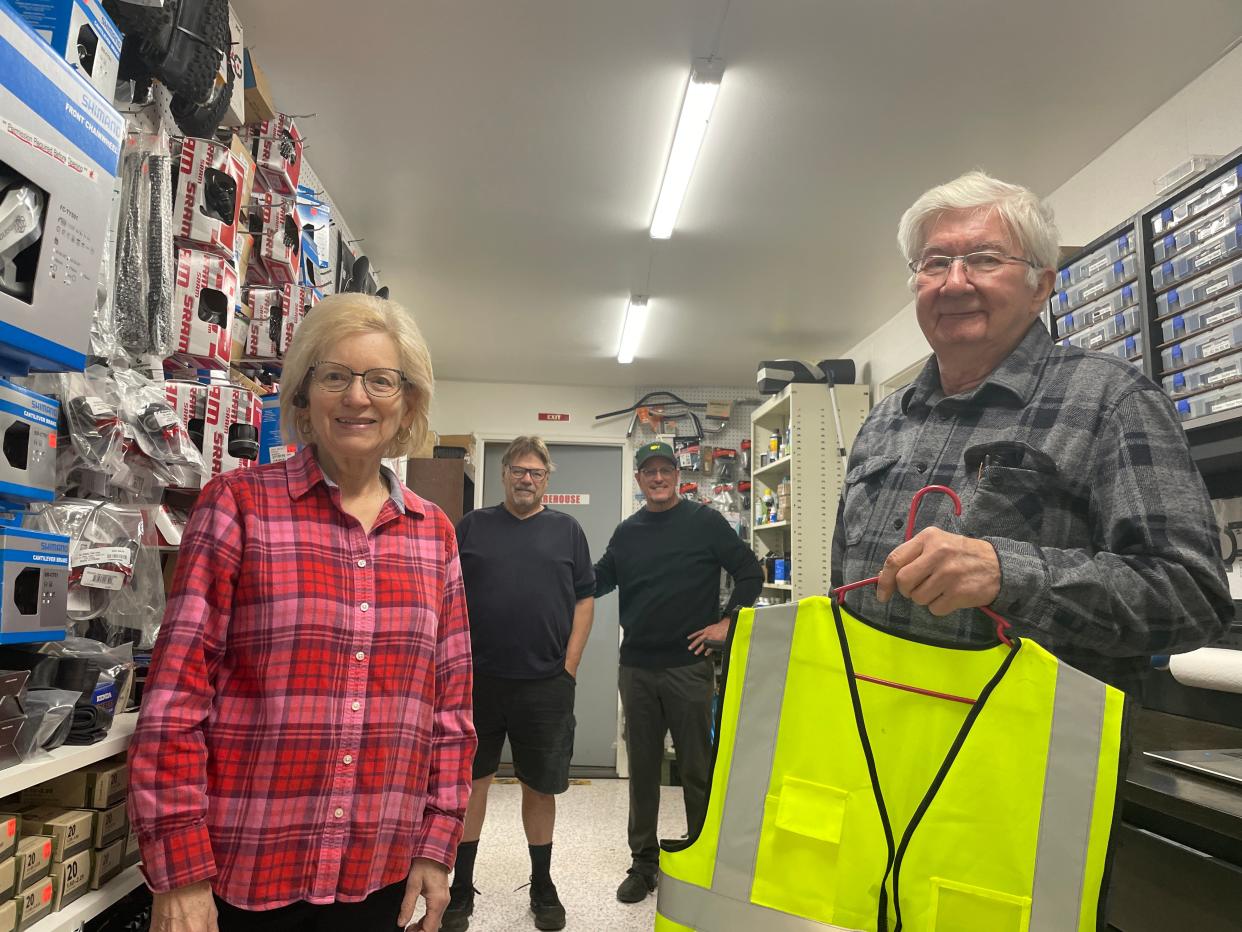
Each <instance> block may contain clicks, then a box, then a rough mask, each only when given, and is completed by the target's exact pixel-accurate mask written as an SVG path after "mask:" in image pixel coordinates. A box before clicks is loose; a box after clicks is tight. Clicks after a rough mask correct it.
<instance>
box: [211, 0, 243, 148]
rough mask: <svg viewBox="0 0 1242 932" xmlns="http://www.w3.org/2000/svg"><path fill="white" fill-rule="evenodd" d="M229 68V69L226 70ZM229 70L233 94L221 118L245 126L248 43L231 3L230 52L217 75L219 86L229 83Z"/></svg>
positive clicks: (225, 124) (228, 122) (230, 123)
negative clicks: (231, 75) (231, 74)
mask: <svg viewBox="0 0 1242 932" xmlns="http://www.w3.org/2000/svg"><path fill="white" fill-rule="evenodd" d="M226 69H227V71H226ZM228 71H231V72H232V73H233V94H232V96H231V97H230V98H229V105H228V107H227V108H226V109H225V111H224V116H223V117H222V118H221V119H220V125H221V126H233V127H236V126H244V125H245V124H246V43H245V34H244V33H243V31H242V24H241V20H240V19H238V18H237V13H236V12H235V11H234V10H233V4H231V3H230V4H229V52H228V54H227V55H225V56H224V60H223V61H222V62H221V63H220V71H219V72H218V73H217V75H216V84H217V85H218V86H219V87H225V86H227V85H228V73H227V72H228Z"/></svg>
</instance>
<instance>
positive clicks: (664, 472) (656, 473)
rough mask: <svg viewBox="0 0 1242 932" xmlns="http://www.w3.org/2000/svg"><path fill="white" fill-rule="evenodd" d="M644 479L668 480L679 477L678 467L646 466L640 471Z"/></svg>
mask: <svg viewBox="0 0 1242 932" xmlns="http://www.w3.org/2000/svg"><path fill="white" fill-rule="evenodd" d="M638 474H639V475H640V476H642V477H643V478H644V479H656V478H659V479H668V478H671V477H672V476H675V475H677V467H676V466H646V467H644V468H642V469H640V470H639V471H638Z"/></svg>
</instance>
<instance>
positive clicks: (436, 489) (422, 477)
mask: <svg viewBox="0 0 1242 932" xmlns="http://www.w3.org/2000/svg"><path fill="white" fill-rule="evenodd" d="M405 484H406V485H408V486H409V487H410V488H411V489H413V490H414V491H415V492H417V493H418V494H419V495H421V496H422V497H423V498H425V499H427V500H428V501H431V502H435V503H436V504H437V505H439V506H440V507H441V508H442V509H444V513H445V514H446V515H448V517H449V520H450V521H452V522H453V523H454V524H456V523H457V522H458V521H460V520H461V516H462V505H463V497H464V495H465V488H466V462H465V460H437V459H412V460H410V461H409V465H408V466H407V467H406V473H405Z"/></svg>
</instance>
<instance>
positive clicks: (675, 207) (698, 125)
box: [651, 58, 724, 239]
mask: <svg viewBox="0 0 1242 932" xmlns="http://www.w3.org/2000/svg"><path fill="white" fill-rule="evenodd" d="M723 75H724V62H722V61H721V60H720V59H718V58H700V59H698V60H697V61H696V62H695V63H694V67H693V68H692V69H691V71H690V82H689V83H688V84H687V85H686V96H685V99H684V100H682V102H681V116H680V117H679V118H678V120H677V132H676V133H674V134H673V148H672V149H671V150H670V151H669V154H668V164H667V165H665V166H664V180H663V181H662V182H661V183H660V197H659V198H658V199H657V200H656V208H655V215H654V216H653V217H652V218H651V238H652V239H668V238H669V237H670V236H672V235H673V227H675V226H676V225H677V214H678V213H680V212H681V202H682V201H683V200H685V197H686V189H687V188H688V187H689V186H690V176H691V175H692V174H694V163H695V161H697V160H698V157H699V149H700V148H701V147H702V145H703V137H704V136H705V135H706V134H707V124H708V123H709V122H710V121H711V117H712V107H714V106H715V105H716V94H717V93H718V92H719V91H720V79H721V77H722V76H723Z"/></svg>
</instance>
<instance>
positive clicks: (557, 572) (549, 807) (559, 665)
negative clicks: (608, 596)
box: [440, 437, 595, 932]
mask: <svg viewBox="0 0 1242 932" xmlns="http://www.w3.org/2000/svg"><path fill="white" fill-rule="evenodd" d="M554 468H555V467H554V466H553V463H552V459H551V457H550V455H549V453H548V447H547V445H546V444H545V443H544V442H543V441H542V440H541V439H539V438H538V437H518V438H517V439H516V440H514V441H513V443H512V444H510V445H509V449H508V450H507V451H505V455H504V457H503V458H502V460H501V469H502V470H503V476H502V481H503V483H504V488H505V500H504V504H501V505H495V506H493V507H491V508H480V509H477V510H475V511H472V512H470V513H468V514H467V515H466V516H465V517H463V518H462V519H461V521H460V523H458V525H457V546H458V549H459V550H460V552H461V571H462V578H463V580H464V581H465V585H466V603H467V606H468V608H469V611H470V647H471V651H472V653H473V655H474V727H475V731H476V732H477V733H478V736H479V748H478V751H477V752H476V753H475V758H474V773H473V777H474V785H473V788H472V790H471V793H470V804H469V808H468V809H467V810H466V827H465V832H464V834H463V835H462V842H461V845H460V847H459V848H458V851H457V865H456V870H455V873H454V875H453V884H452V888H451V889H452V899H451V901H450V903H449V907H448V909H447V910H446V911H445V914H444V919H443V921H442V923H441V925H440V928H441V930H443V932H462V930H464V929H466V928H468V927H469V925H470V913H471V911H472V910H473V908H474V860H475V856H476V854H477V853H478V847H479V835H480V834H481V833H482V829H483V819H484V816H485V815H486V812H487V790H488V787H489V786H490V785H491V782H492V778H493V777H494V776H495V775H496V769H497V767H498V766H499V765H500V751H501V748H502V746H503V745H504V742H505V737H506V735H507V736H508V738H509V745H510V747H512V749H513V769H514V771H515V773H516V774H517V778H518V780H519V782H520V783H521V784H522V825H523V827H524V828H525V829H526V841H527V844H528V845H529V847H530V863H531V886H530V908H531V912H532V913H534V918H535V927H536V928H538V929H563V928H564V927H565V909H564V907H563V906H562V905H561V902H560V899H559V897H558V896H557V893H556V886H555V885H554V884H553V883H552V877H551V861H552V829H553V826H554V824H555V821H556V794H558V793H563V792H565V790H566V789H567V788H568V786H569V761H570V758H571V757H572V756H573V750H574V690H575V676H576V675H577V672H578V664H579V662H580V661H581V660H582V651H583V650H584V649H585V648H586V642H587V636H588V635H589V634H590V633H591V621H592V619H593V616H594V609H595V599H594V592H595V573H594V570H593V568H592V566H591V554H590V551H589V549H588V547H587V541H586V535H585V534H584V533H583V532H582V527H581V526H580V525H579V524H578V522H577V521H575V520H574V519H573V518H571V517H570V516H569V515H567V514H562V513H561V512H558V511H552V510H550V509H547V508H545V507H544V506H543V495H544V492H546V491H547V488H548V477H549V475H550V474H551V472H552V470H553V469H554Z"/></svg>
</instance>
